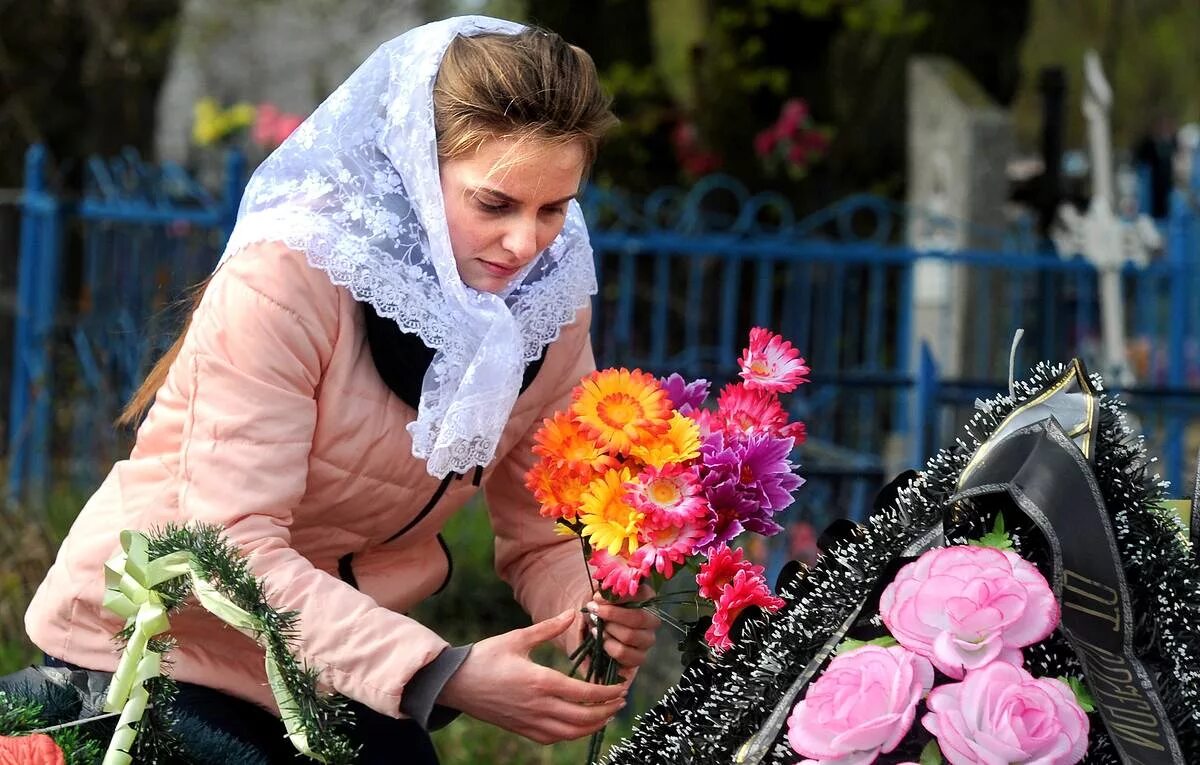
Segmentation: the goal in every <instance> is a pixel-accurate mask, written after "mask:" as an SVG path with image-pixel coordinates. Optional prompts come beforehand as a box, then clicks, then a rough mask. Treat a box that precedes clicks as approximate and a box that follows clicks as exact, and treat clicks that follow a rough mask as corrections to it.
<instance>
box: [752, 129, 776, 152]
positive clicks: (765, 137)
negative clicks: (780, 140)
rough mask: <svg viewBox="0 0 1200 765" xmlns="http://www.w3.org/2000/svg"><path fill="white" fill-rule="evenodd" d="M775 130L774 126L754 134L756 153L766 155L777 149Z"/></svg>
mask: <svg viewBox="0 0 1200 765" xmlns="http://www.w3.org/2000/svg"><path fill="white" fill-rule="evenodd" d="M775 140H776V139H775V131H774V130H773V129H772V128H766V129H765V130H760V131H759V132H758V133H757V134H756V135H755V136H754V153H755V154H757V155H758V156H760V157H765V156H767V155H768V154H770V153H771V152H772V151H774V149H775Z"/></svg>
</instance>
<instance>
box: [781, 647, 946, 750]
mask: <svg viewBox="0 0 1200 765" xmlns="http://www.w3.org/2000/svg"><path fill="white" fill-rule="evenodd" d="M931 687H933V667H932V666H930V664H929V661H928V660H926V659H924V658H922V657H920V656H918V655H916V654H915V653H912V652H911V651H907V650H905V649H903V648H901V647H900V646H892V647H891V648H881V647H879V646H873V645H868V646H863V647H862V648H858V649H856V650H853V651H850V652H848V653H843V654H840V655H838V656H837V657H835V658H834V659H833V661H831V662H829V666H828V667H827V668H826V669H825V672H824V673H822V674H821V677H820V678H819V679H818V680H817V681H816V682H815V683H813V684H812V685H811V686H809V688H808V691H807V692H806V693H805V695H804V698H803V699H801V700H800V702H799V703H797V704H796V707H795V709H793V710H792V714H791V717H789V718H788V743H789V744H791V745H792V749H795V750H796V752H797V753H799V754H801V755H803V756H805V757H809V758H811V759H807V760H804V761H803V762H802V763H801V765H860V763H861V764H863V765H865V764H866V763H871V762H875V759H876V757H878V755H880V754H886V753H887V752H890V751H892V750H893V749H895V748H896V746H897V745H899V743H900V741H901V740H902V739H903V738H904V736H905V735H906V734H907V733H908V731H909V729H910V728H911V727H912V724H913V719H914V718H915V717H916V715H917V704H918V702H920V700H921V698H922V697H924V696H925V694H927V693H929V689H930V688H931ZM927 719H928V718H927Z"/></svg>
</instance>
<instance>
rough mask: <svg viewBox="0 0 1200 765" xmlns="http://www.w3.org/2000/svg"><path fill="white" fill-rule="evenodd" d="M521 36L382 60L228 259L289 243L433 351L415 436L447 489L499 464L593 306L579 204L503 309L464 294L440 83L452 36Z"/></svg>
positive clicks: (409, 42) (326, 112)
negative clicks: (566, 338)
mask: <svg viewBox="0 0 1200 765" xmlns="http://www.w3.org/2000/svg"><path fill="white" fill-rule="evenodd" d="M521 29H522V27H521V26H520V25H518V24H514V23H512V22H507V21H500V20H497V19H491V18H487V17H483V16H464V17H460V18H452V19H447V20H445V21H439V22H435V23H432V24H426V25H424V26H421V27H418V28H416V29H413V30H411V31H409V32H407V33H405V34H403V35H401V36H400V37H397V38H396V39H394V40H392V41H390V42H387V43H385V44H383V45H382V46H380V48H379V49H378V50H377V51H376V52H375V53H373V54H372V55H371V57H370V58H368V59H367V61H366V62H365V63H364V64H363V65H362V66H361V67H359V68H358V70H357V71H355V72H354V74H352V75H351V76H350V78H349V79H347V80H346V82H345V83H343V84H342V85H341V86H340V87H339V88H338V89H337V90H335V91H334V92H333V94H332V95H330V96H329V98H328V99H326V100H325V102H324V103H322V104H321V105H320V106H319V107H317V109H316V111H314V112H313V114H312V115H311V116H310V117H309V118H308V119H306V120H305V121H304V123H303V124H302V125H301V126H300V127H299V128H298V129H297V130H296V131H295V132H294V133H293V134H292V135H291V137H290V138H288V139H287V140H286V141H284V143H283V144H282V145H281V146H280V147H279V148H278V149H277V150H276V151H275V152H274V153H272V154H271V156H270V157H268V158H267V160H266V161H265V162H264V163H263V164H262V165H261V166H260V167H259V168H258V169H257V170H256V171H255V172H254V174H253V176H252V177H251V178H250V182H249V184H248V185H247V187H246V193H245V196H244V197H243V199H242V205H241V208H240V210H239V211H238V220H237V225H236V226H235V227H234V230H233V234H232V235H231V237H230V239H229V243H228V244H227V246H226V249H225V254H224V256H223V258H222V261H223V260H224V259H225V258H228V257H230V256H231V255H232V254H234V253H236V252H238V251H239V250H241V249H242V248H244V247H245V246H246V245H248V244H250V243H252V242H259V241H281V242H284V243H285V244H287V245H288V246H289V247H292V248H293V249H296V250H299V251H301V252H304V253H305V254H306V256H307V258H308V262H309V263H310V264H311V265H312V266H313V267H315V268H318V269H320V270H322V271H324V272H325V273H327V274H328V275H329V278H330V279H331V280H332V281H333V283H334V284H337V285H340V286H344V287H346V288H348V289H349V290H350V292H351V294H353V295H354V298H355V299H356V300H359V301H362V302H366V303H370V304H371V306H373V307H374V308H375V310H376V312H377V313H378V314H379V315H380V316H381V317H385V318H389V319H393V320H394V321H395V322H396V323H397V324H398V325H399V326H400V328H401V329H402V330H404V331H405V332H409V333H413V334H416V335H418V336H419V337H420V338H421V340H422V341H424V343H425V344H426V345H427V346H429V347H430V348H433V349H434V350H435V351H436V353H435V355H434V358H433V363H432V364H431V365H430V367H429V371H428V372H427V373H426V375H425V378H424V381H423V383H422V386H421V399H420V404H419V406H418V409H417V418H416V420H415V421H414V422H413V423H411V424H410V425H409V426H408V430H409V433H410V434H411V435H412V450H413V455H414V456H416V457H419V458H422V459H424V460H425V461H426V463H427V469H428V471H429V473H430V474H431V475H434V476H437V477H439V478H440V477H444V476H445V475H446V474H448V473H449V472H451V471H454V472H457V473H465V472H467V471H468V470H470V469H472V468H474V467H475V466H476V465H486V464H487V463H488V462H490V461H491V459H492V458H493V457H494V456H495V453H496V445H497V442H498V441H499V439H500V434H501V432H502V431H503V429H504V425H505V423H506V422H507V420H508V416H509V414H510V412H511V410H512V406H513V403H514V402H515V401H516V398H517V394H518V393H519V392H520V387H521V379H522V377H523V375H524V370H525V365H526V364H527V363H528V362H530V361H533V360H535V359H537V358H538V356H539V355H540V354H541V353H542V349H543V348H544V347H545V346H546V344H547V343H549V342H551V341H553V340H554V339H555V338H556V337H558V333H559V330H560V329H561V327H562V326H563V325H564V324H567V323H569V322H570V321H571V320H572V319H573V318H574V316H575V313H576V311H577V310H578V309H580V308H581V307H583V306H584V305H585V304H586V303H587V302H588V300H589V296H590V295H592V294H593V293H595V292H596V275H595V271H594V269H593V265H592V249H591V246H590V244H589V242H588V235H587V228H586V226H585V224H584V221H583V214H582V212H581V211H580V208H579V205H578V204H577V203H576V202H574V201H572V202H571V203H570V208H569V209H568V212H567V216H566V223H565V225H564V226H563V230H562V233H560V234H559V236H558V237H557V238H556V239H555V240H554V241H553V242H552V243H551V244H550V246H549V247H548V248H547V249H546V250H545V251H544V252H542V253H541V254H540V255H539V256H538V257H537V258H536V259H535V260H534V261H533V262H532V263H531V264H530V265H529V266H528V267H527V268H526V269H525V270H524V272H522V273H520V274H518V275H517V276H515V277H514V278H513V281H512V282H511V283H510V285H509V286H508V288H507V289H506V290H505V291H504V292H503V293H501V294H492V293H487V292H479V291H477V290H475V289H473V288H471V287H468V286H467V285H465V284H463V281H462V278H461V277H460V276H459V273H458V269H457V267H456V265H455V261H454V255H453V253H452V251H451V248H450V236H449V231H448V229H447V226H446V213H445V207H444V205H443V201H442V188H441V181H440V176H439V173H438V156H437V137H436V135H435V134H434V121H433V84H434V79H435V78H436V77H437V73H438V68H439V66H440V64H441V60H442V55H443V54H444V53H445V50H446V48H447V46H448V45H449V44H450V42H451V40H453V39H454V38H455V36H457V35H465V36H472V35H476V34H482V33H503V34H514V33H517V32H519V31H521Z"/></svg>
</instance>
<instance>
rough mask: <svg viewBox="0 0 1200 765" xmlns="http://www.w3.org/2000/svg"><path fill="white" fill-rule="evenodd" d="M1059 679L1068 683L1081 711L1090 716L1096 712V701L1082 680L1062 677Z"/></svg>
mask: <svg viewBox="0 0 1200 765" xmlns="http://www.w3.org/2000/svg"><path fill="white" fill-rule="evenodd" d="M1058 679H1059V680H1061V681H1063V682H1064V683H1066V684H1067V687H1068V688H1070V689H1071V693H1074V694H1075V701H1077V702H1078V703H1079V708H1080V709H1082V710H1083V711H1084V712H1087V713H1088V714H1091V713H1092V712H1095V711H1096V699H1095V697H1094V696H1092V692H1091V691H1089V690H1088V687H1087V686H1086V685H1084V684H1083V681H1082V680H1080V679H1079V678H1078V677H1060V678H1058Z"/></svg>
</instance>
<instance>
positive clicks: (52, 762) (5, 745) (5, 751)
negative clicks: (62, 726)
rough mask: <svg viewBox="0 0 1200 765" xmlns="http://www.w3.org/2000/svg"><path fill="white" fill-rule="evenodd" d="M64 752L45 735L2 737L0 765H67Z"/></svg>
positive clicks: (0, 741)
mask: <svg viewBox="0 0 1200 765" xmlns="http://www.w3.org/2000/svg"><path fill="white" fill-rule="evenodd" d="M65 763H66V758H65V757H64V756H63V752H62V750H61V749H59V748H58V744H56V743H54V739H52V738H50V737H49V736H47V735H46V734H45V733H34V734H33V735H31V736H0V765H65Z"/></svg>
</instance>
